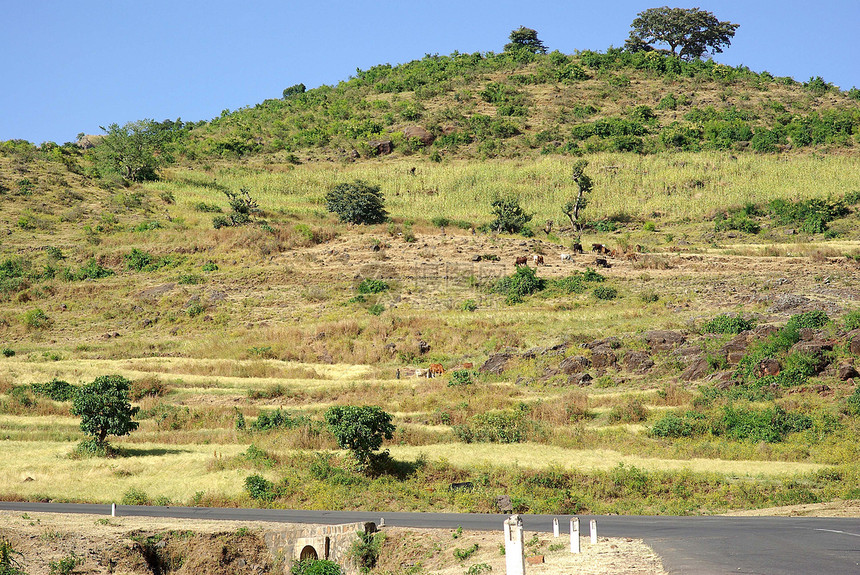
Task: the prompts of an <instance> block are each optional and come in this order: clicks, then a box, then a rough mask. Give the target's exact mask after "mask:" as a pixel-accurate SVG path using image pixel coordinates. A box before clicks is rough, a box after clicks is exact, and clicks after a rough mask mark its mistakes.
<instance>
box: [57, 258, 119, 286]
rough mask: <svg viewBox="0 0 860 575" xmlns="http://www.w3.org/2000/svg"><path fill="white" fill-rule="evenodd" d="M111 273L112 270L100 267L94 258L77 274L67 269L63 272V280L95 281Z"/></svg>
mask: <svg viewBox="0 0 860 575" xmlns="http://www.w3.org/2000/svg"><path fill="white" fill-rule="evenodd" d="M113 273H114V272H113V270H110V269H108V268H105V267H102V266H101V265H100V264H99V263H98V262H97V261H96V259H95V258H90V259H89V261H88V262H87V264H86V265H85V266H83V267H82V268H80V269H79V270H78V271H77V272H72V271H71V269H69V268H67V269H66V270H65V271H64V272H63V279H65V280H66V281H81V280H85V279H90V280H97V279H102V278H106V277H110V276H112V275H113Z"/></svg>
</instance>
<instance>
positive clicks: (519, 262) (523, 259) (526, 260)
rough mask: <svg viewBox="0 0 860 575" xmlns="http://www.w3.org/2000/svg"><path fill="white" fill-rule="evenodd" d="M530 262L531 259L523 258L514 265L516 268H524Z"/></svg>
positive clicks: (518, 259)
mask: <svg viewBox="0 0 860 575" xmlns="http://www.w3.org/2000/svg"><path fill="white" fill-rule="evenodd" d="M528 261H529V258H527V257H526V256H522V257H519V258H517V261H516V262H514V265H515V266H524V265H526V263H528Z"/></svg>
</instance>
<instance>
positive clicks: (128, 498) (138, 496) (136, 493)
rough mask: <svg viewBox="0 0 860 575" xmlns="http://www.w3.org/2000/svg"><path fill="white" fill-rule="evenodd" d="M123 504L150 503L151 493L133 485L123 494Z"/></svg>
mask: <svg viewBox="0 0 860 575" xmlns="http://www.w3.org/2000/svg"><path fill="white" fill-rule="evenodd" d="M121 503H122V504H123V505H149V495H147V494H146V492H145V491H143V490H141V489H137V488H135V487H131V488H129V489H128V491H126V492H125V493H123V494H122V501H121Z"/></svg>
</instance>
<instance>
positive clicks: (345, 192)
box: [325, 180, 388, 224]
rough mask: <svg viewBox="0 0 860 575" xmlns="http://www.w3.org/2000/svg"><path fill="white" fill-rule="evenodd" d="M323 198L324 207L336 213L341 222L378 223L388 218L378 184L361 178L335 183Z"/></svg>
mask: <svg viewBox="0 0 860 575" xmlns="http://www.w3.org/2000/svg"><path fill="white" fill-rule="evenodd" d="M325 200H326V209H328V211H330V212H333V213H335V214H337V215H338V217H339V218H340V221H342V222H346V223H351V224H380V223H382V222H384V221H385V220H387V219H388V212H386V211H385V199H384V197H383V195H382V192H380V191H379V186H372V185H370V184H368V183H366V182H364V181H362V180H354V181H353V182H351V183H342V184H338V185H336V186H335V187H334V188H332V189H331V190H330V191H329V192H328V193H327V194H326V197H325Z"/></svg>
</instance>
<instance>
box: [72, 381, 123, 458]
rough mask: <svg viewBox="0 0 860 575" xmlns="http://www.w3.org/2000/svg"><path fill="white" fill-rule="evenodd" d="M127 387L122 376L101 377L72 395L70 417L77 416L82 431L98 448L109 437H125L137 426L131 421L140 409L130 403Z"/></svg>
mask: <svg viewBox="0 0 860 575" xmlns="http://www.w3.org/2000/svg"><path fill="white" fill-rule="evenodd" d="M130 383H131V382H130V381H129V380H127V379H126V378H124V377H122V376H121V375H102V376H100V377H97V378H96V379H95V380H94V381H93V382H92V383H88V384H87V385H84V386H82V387H81V388H80V389H78V392H77V393H76V394H75V399H74V401H73V403H72V415H78V416H80V418H81V431H83V432H84V433H86V434H87V435H92V436H93V439H95V441H96V443H97V444H98V445H99V446H100V447H101V446H103V445H104V442H105V438H106V437H107V436H108V435H117V436H121V435H128V434H129V433H131V432H132V431H134V430H135V429H137V427H138V425H139V424H138V422H136V421H132V417H134V416H135V415H137V412H138V411H139V410H140V408H139V407H132V406H131V403H130V402H129V397H128V386H129V384H130Z"/></svg>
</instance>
